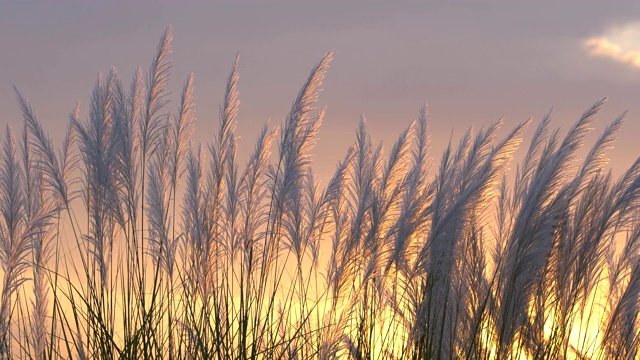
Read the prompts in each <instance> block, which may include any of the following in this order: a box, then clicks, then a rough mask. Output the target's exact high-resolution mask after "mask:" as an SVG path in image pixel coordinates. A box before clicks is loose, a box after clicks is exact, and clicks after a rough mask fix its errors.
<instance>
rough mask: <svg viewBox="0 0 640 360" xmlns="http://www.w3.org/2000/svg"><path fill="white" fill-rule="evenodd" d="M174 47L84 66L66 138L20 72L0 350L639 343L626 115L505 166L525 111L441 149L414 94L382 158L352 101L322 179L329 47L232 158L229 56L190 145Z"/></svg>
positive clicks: (160, 354)
mask: <svg viewBox="0 0 640 360" xmlns="http://www.w3.org/2000/svg"><path fill="white" fill-rule="evenodd" d="M171 41H172V35H171V29H170V28H169V29H168V30H167V32H166V33H165V34H164V35H163V36H162V38H161V40H160V44H159V46H158V48H157V51H156V53H155V56H154V57H153V60H152V63H151V66H150V70H149V72H148V74H147V76H146V79H145V76H144V75H143V72H142V70H138V71H137V72H136V73H135V75H134V78H133V79H132V81H131V85H130V86H129V87H125V86H124V85H123V83H122V81H121V80H120V78H119V77H118V75H117V72H116V71H115V70H114V69H112V70H111V71H110V72H109V74H108V75H107V76H100V77H99V79H98V81H97V82H96V85H95V87H94V90H93V93H92V96H91V101H90V106H89V110H88V114H87V115H81V112H80V109H79V108H78V107H76V109H74V111H73V112H72V114H71V116H70V125H69V127H68V129H69V130H68V132H67V134H66V137H65V139H64V142H63V143H62V145H61V146H60V147H59V148H56V147H55V146H54V145H53V143H52V141H51V140H50V139H49V137H48V136H47V134H46V132H45V130H44V129H43V127H42V125H41V124H40V122H39V121H38V119H37V116H36V114H35V111H33V109H32V108H31V106H30V104H29V102H28V101H27V99H26V98H25V97H24V96H23V95H21V94H20V93H19V92H17V90H16V93H17V96H18V103H19V105H20V108H21V110H22V113H23V116H24V130H23V133H22V137H21V143H20V144H18V141H16V139H15V136H14V135H13V133H12V132H11V130H10V129H7V132H6V136H5V141H4V146H3V153H2V156H1V157H2V160H1V164H2V165H1V171H0V197H1V201H0V210H1V212H2V214H1V217H0V264H1V265H2V270H3V280H2V293H1V294H2V295H1V297H0V355H2V357H3V358H38V359H40V358H42V359H53V358H81V359H93V358H101V359H102V358H107V359H111V358H131V359H134V358H135V359H137V358H180V359H182V358H189V359H211V358H217V359H258V358H260V359H272V358H296V359H315V358H319V359H332V358H345V357H346V358H355V359H365V358H366V359H383V358H384V359H386V358H398V359H401V358H402V359H405V358H409V359H423V358H428V359H453V358H465V359H520V358H522V357H526V358H531V359H539V358H540V359H541V358H581V359H585V358H589V359H629V358H635V357H636V356H637V354H638V347H639V341H640V337H639V336H638V333H639V332H638V326H639V325H640V324H639V321H640V319H639V316H638V313H639V309H640V306H639V305H640V240H639V239H640V222H639V218H640V216H639V215H640V207H639V205H640V199H639V197H640V159H638V160H637V161H636V162H635V163H634V164H633V165H632V166H631V167H630V168H629V169H628V170H627V171H626V172H624V173H623V174H622V176H620V177H619V178H617V179H614V178H613V176H612V174H611V172H610V171H608V170H607V168H606V158H605V152H606V150H607V149H608V148H610V147H611V146H612V144H613V141H614V138H615V134H616V132H617V131H619V129H620V127H621V125H622V122H623V119H624V117H625V114H623V115H621V116H620V117H618V118H616V119H615V120H614V121H613V122H611V123H610V124H609V125H608V126H607V127H606V128H605V130H604V132H603V133H602V135H601V136H600V137H599V138H598V139H597V140H596V142H595V143H594V145H593V146H592V147H591V149H590V150H589V151H588V152H587V153H586V156H585V157H584V158H583V159H579V158H578V157H577V155H576V154H577V152H578V150H579V149H580V147H581V146H582V144H583V142H584V138H585V135H586V134H587V132H588V131H589V127H590V126H591V124H592V123H593V121H594V118H595V116H596V115H597V113H598V112H599V110H600V108H601V107H602V106H603V105H604V100H601V101H598V102H596V103H595V104H594V105H593V106H592V107H590V108H589V109H588V110H587V111H586V112H585V113H584V114H583V115H582V117H580V118H579V120H578V121H577V122H576V123H575V125H574V126H573V127H571V128H570V129H569V130H568V132H567V134H566V135H565V136H564V137H562V136H561V135H560V131H559V130H553V129H552V128H551V115H550V114H547V115H545V116H544V117H543V119H542V121H541V122H540V123H539V124H538V126H537V128H536V129H535V131H534V132H533V135H532V137H531V140H530V143H529V146H528V150H527V151H526V153H525V154H524V156H523V158H522V159H521V160H520V163H519V164H518V165H517V169H516V174H515V176H512V177H509V176H507V175H506V174H507V169H508V166H509V164H510V163H514V162H515V160H514V159H512V158H513V155H514V152H515V151H516V149H517V148H518V147H519V145H520V143H521V142H522V141H523V137H524V136H525V134H526V133H525V131H526V129H527V127H528V126H529V123H530V121H526V122H523V123H521V124H519V125H517V126H516V127H514V128H513V129H511V130H508V131H506V135H502V136H500V132H501V131H502V130H501V129H500V127H501V125H502V122H501V121H498V122H495V123H492V124H490V125H489V126H487V127H483V128H481V129H479V130H478V131H474V130H472V129H469V130H468V131H467V132H466V133H465V134H464V135H463V136H462V137H461V139H460V141H459V144H458V145H457V147H455V146H454V145H453V144H452V143H450V144H449V145H448V147H447V148H446V149H445V151H444V153H443V154H442V156H441V160H440V162H439V164H438V165H437V166H433V165H432V163H433V161H432V159H431V155H430V152H429V150H430V145H429V136H430V133H429V130H428V111H427V108H426V106H423V107H422V108H421V109H420V110H419V112H418V118H417V120H416V121H414V122H411V123H410V124H409V125H408V126H407V128H406V129H405V130H404V131H403V132H402V133H401V134H400V135H399V137H398V139H397V141H396V142H395V144H394V145H393V146H392V148H391V150H390V153H389V154H388V155H386V156H385V154H384V151H383V147H382V145H381V144H378V143H375V142H374V141H373V139H372V138H371V137H370V136H369V135H368V132H367V129H366V123H365V120H364V118H363V119H362V121H361V122H360V125H359V127H358V129H357V130H356V134H355V137H356V139H355V142H354V144H353V145H352V146H351V147H350V148H349V149H348V151H347V154H346V155H345V157H344V158H343V159H342V161H340V162H339V163H338V166H337V168H336V172H335V175H334V176H333V177H332V178H331V179H330V180H329V181H328V183H327V185H326V186H322V185H321V184H320V182H318V181H317V180H316V178H315V176H314V173H313V166H312V158H311V153H312V150H313V146H314V144H315V142H316V140H317V137H318V133H319V128H320V125H321V123H322V121H323V119H324V116H325V112H324V109H318V107H317V101H318V97H319V94H320V90H321V86H322V83H323V81H324V78H325V76H326V73H327V70H328V67H329V64H330V62H331V59H332V53H328V54H327V55H325V56H324V57H323V58H322V59H321V60H320V62H319V63H318V64H317V65H316V66H315V67H313V68H312V70H311V73H310V75H309V76H308V78H307V80H306V82H305V83H304V84H303V86H302V89H301V90H300V92H299V93H298V95H297V96H296V97H295V98H294V101H293V105H292V107H291V111H290V112H289V114H288V115H287V116H286V118H285V120H284V122H283V123H282V125H281V127H275V128H269V127H268V126H265V127H264V128H263V129H262V130H261V131H260V132H259V134H258V136H257V139H256V143H255V149H254V151H253V152H252V153H251V155H250V156H249V158H248V159H247V161H246V163H245V165H244V166H243V165H242V164H241V163H242V161H241V160H239V159H238V158H237V155H236V152H237V148H236V146H237V145H236V137H235V134H234V132H235V128H236V118H237V114H238V111H239V108H240V107H239V105H240V101H239V99H240V92H239V89H240V82H239V68H240V65H239V64H240V61H239V57H236V58H235V60H234V62H233V65H232V70H231V73H230V75H229V77H228V81H227V86H226V91H225V95H224V98H223V100H222V103H221V106H220V115H219V127H218V130H217V132H216V133H215V134H213V136H212V137H211V141H210V143H209V145H208V151H207V150H203V147H202V145H200V144H194V143H193V142H192V140H191V134H192V132H193V128H194V126H195V125H194V122H195V112H194V107H195V90H194V88H195V80H194V77H193V75H189V76H188V78H187V80H186V81H185V83H184V87H183V91H182V93H181V95H180V99H179V103H178V106H177V109H176V110H175V111H174V112H172V111H170V109H169V96H168V92H167V86H168V85H167V84H168V80H169V77H170V72H171V68H172V67H171V61H170V59H169V55H170V52H171ZM278 134H279V141H277V139H278ZM276 141H277V142H278V146H277V151H276V152H275V153H273V154H272V151H273V149H272V148H273V147H274V146H273V145H274V144H273V143H274V142H276ZM20 155H21V158H20ZM618 244H622V245H621V246H617V245H618ZM31 290H33V295H31ZM598 331H599V332H598Z"/></svg>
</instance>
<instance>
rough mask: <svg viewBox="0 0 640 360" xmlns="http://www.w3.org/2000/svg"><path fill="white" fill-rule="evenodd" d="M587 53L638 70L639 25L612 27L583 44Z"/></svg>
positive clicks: (639, 53) (639, 54) (639, 51)
mask: <svg viewBox="0 0 640 360" xmlns="http://www.w3.org/2000/svg"><path fill="white" fill-rule="evenodd" d="M584 47H585V49H586V50H587V53H588V54H589V55H591V56H600V57H606V58H609V59H612V60H614V61H618V62H621V63H625V64H628V65H631V66H634V67H637V68H640V23H631V24H628V25H625V26H622V27H614V28H611V29H610V30H609V31H607V32H605V33H604V34H603V35H602V36H597V37H592V38H589V39H587V40H585V42H584Z"/></svg>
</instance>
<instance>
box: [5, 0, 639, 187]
mask: <svg viewBox="0 0 640 360" xmlns="http://www.w3.org/2000/svg"><path fill="white" fill-rule="evenodd" d="M167 25H172V26H173V29H174V43H173V55H172V58H173V60H174V71H173V77H172V78H171V83H170V84H171V89H172V92H173V97H172V99H173V100H174V102H173V103H172V104H171V105H170V106H171V107H172V109H173V108H175V107H176V106H177V104H176V102H175V100H177V94H178V93H179V91H180V90H179V89H180V87H181V86H182V84H183V82H184V80H185V79H186V76H187V75H188V74H189V73H190V72H193V73H194V74H195V79H196V82H195V85H196V96H197V99H198V100H197V108H196V109H197V115H198V122H197V129H198V130H197V132H196V139H197V140H200V141H203V142H208V141H209V140H210V138H211V137H212V134H213V129H214V125H215V124H217V122H218V118H217V114H218V112H217V110H218V105H219V103H220V102H221V100H222V94H223V91H224V84H225V81H226V77H227V74H228V73H229V71H230V69H231V64H232V61H233V59H234V56H235V54H236V52H239V53H240V65H239V69H240V83H239V91H240V100H241V102H242V104H241V107H240V113H239V118H238V131H237V134H238V135H239V136H240V137H241V138H240V141H239V143H240V147H241V149H242V150H241V151H240V154H241V156H243V154H246V153H247V152H248V151H249V150H250V149H251V147H252V144H253V139H254V138H255V136H256V134H257V132H258V129H259V127H261V126H262V124H263V123H264V122H265V121H266V120H267V119H270V123H271V124H273V125H275V124H279V123H280V122H281V121H282V120H283V119H284V117H285V116H286V113H287V111H288V109H289V107H290V105H291V102H292V101H293V99H294V97H295V95H296V94H297V91H298V89H299V88H300V87H301V85H302V84H303V82H304V80H305V78H306V76H307V75H308V73H309V70H310V69H311V68H312V66H313V65H314V64H315V63H316V62H317V61H318V60H319V59H320V58H321V57H322V55H323V54H324V53H326V52H327V51H329V50H334V51H335V54H334V61H333V63H332V66H331V69H330V71H329V73H328V76H327V79H326V82H325V85H324V92H323V94H322V95H321V104H323V105H326V106H327V107H328V108H327V117H326V120H325V124H324V126H323V128H322V130H321V132H320V141H319V143H318V146H317V148H316V150H315V154H317V160H318V161H317V162H316V167H315V168H316V170H318V172H319V174H320V176H321V177H326V176H327V175H328V174H329V173H330V172H331V171H332V170H333V168H334V167H335V163H336V162H337V161H338V160H339V159H341V158H342V156H343V154H344V152H345V150H346V148H347V146H348V145H349V144H350V143H351V142H352V141H353V138H354V132H355V129H356V126H357V123H358V120H359V117H360V114H364V116H365V117H366V118H367V121H368V127H369V129H370V131H371V133H372V135H373V136H374V138H375V139H376V140H382V141H384V142H385V144H387V148H388V147H389V146H390V143H391V142H392V141H393V140H394V137H395V136H396V134H398V133H399V132H400V130H401V129H402V128H404V127H405V126H407V125H408V124H409V122H410V121H411V119H413V118H415V117H416V115H417V111H418V109H419V107H420V105H421V103H422V102H426V103H427V104H428V105H429V107H430V122H429V123H430V128H431V131H432V139H433V148H434V151H433V152H432V155H433V156H434V158H436V159H439V154H440V151H441V150H442V148H443V146H444V144H445V142H446V141H448V140H449V137H450V136H451V134H452V132H453V137H454V139H456V137H457V136H458V135H460V134H461V132H462V131H463V130H465V129H466V128H468V127H469V126H472V125H473V126H479V125H481V124H487V123H488V122H490V121H493V120H496V119H498V118H500V117H501V116H504V117H505V128H507V129H509V128H511V127H512V125H514V124H516V123H518V122H521V121H523V120H525V119H527V118H528V117H533V118H534V119H540V116H541V115H542V114H543V113H545V112H546V111H548V110H549V108H551V107H552V106H553V107H555V117H554V119H555V120H554V124H555V125H557V126H561V127H562V128H563V129H566V128H568V126H569V124H571V123H572V122H573V121H575V120H576V119H577V118H578V117H579V115H580V114H581V113H582V111H583V110H584V109H586V108H587V107H588V106H589V105H591V104H592V103H593V102H595V101H596V100H598V99H600V98H602V97H608V98H609V103H608V104H607V105H606V107H605V111H604V112H603V113H602V115H601V116H600V117H599V118H598V121H597V122H596V124H595V126H596V129H598V130H602V129H603V128H604V126H605V124H606V123H607V122H609V121H611V120H613V118H614V117H615V116H616V115H617V114H618V113H620V112H622V111H624V110H629V117H628V120H627V122H626V123H625V125H624V128H623V131H622V132H621V135H620V137H619V141H618V143H617V147H616V149H615V150H612V151H609V153H608V154H609V156H610V157H611V158H612V159H613V165H614V167H615V168H617V167H626V166H628V165H629V164H630V163H631V161H632V160H633V159H634V158H635V157H636V156H638V155H640V146H638V142H637V138H638V136H639V135H640V3H638V2H637V1H615V2H604V1H562V2H556V1H530V2H525V1H488V0H487V1H411V2H402V1H334V0H331V1H324V0H323V1H277V2H266V1H235V2H232V1H210V2H204V1H199V2H194V1H190V2H177V1H176V2H171V1H143V0H140V1H126V2H125V1H114V2H112V1H102V2H97V1H5V0H0V59H1V60H0V121H2V123H9V124H12V125H13V126H14V128H15V127H18V126H20V121H21V117H20V115H19V111H18V106H17V104H16V101H15V96H14V94H13V89H12V87H13V85H15V86H17V87H18V88H19V89H20V90H21V91H22V92H24V93H25V94H26V95H27V96H28V97H29V99H30V100H31V102H32V105H33V106H34V108H35V109H36V110H37V112H38V115H39V119H40V120H41V121H42V122H43V123H44V124H45V127H46V128H47V129H48V130H49V131H50V132H51V134H52V136H54V137H58V136H59V134H60V133H61V131H60V129H63V128H64V127H65V126H66V122H67V116H68V113H69V112H70V111H71V110H72V109H73V106H74V104H75V102H76V101H80V104H81V114H82V116H83V118H84V117H86V115H87V105H86V104H87V103H88V100H89V95H90V91H91V88H92V86H93V84H94V82H95V79H96V76H97V74H98V72H108V71H109V69H110V67H111V66H115V67H116V68H117V69H118V72H119V74H120V75H121V77H122V78H123V79H124V80H126V82H129V81H130V79H131V76H132V74H133V72H134V71H135V69H136V68H137V67H143V68H144V69H146V68H147V67H148V66H149V63H150V62H151V59H152V57H153V53H154V51H155V47H156V44H157V41H158V39H159V38H160V36H161V34H162V33H163V31H164V29H165V28H166V26H167ZM598 132H599V131H598ZM529 133H530V132H529ZM593 136H595V134H593ZM590 139H592V138H590ZM454 141H457V140H454ZM243 160H244V158H243Z"/></svg>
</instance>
